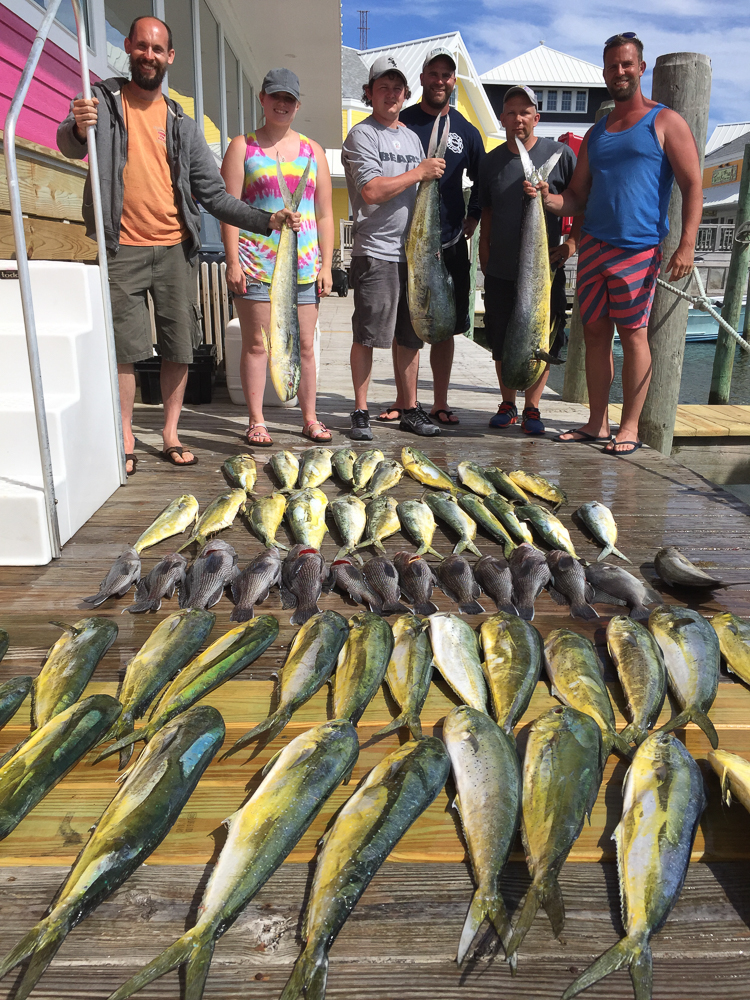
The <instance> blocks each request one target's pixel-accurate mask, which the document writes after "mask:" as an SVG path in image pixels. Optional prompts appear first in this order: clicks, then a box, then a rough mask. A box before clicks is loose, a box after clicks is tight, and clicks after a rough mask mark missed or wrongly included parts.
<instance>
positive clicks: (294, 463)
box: [271, 451, 299, 493]
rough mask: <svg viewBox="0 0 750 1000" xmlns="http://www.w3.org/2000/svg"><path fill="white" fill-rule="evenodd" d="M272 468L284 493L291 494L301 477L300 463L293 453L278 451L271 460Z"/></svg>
mask: <svg viewBox="0 0 750 1000" xmlns="http://www.w3.org/2000/svg"><path fill="white" fill-rule="evenodd" d="M271 468H272V469H273V473H274V475H275V476H276V478H277V479H278V481H279V484H280V486H281V492H282V493H291V492H292V490H293V489H294V487H295V486H296V484H297V479H298V477H299V461H298V460H297V456H296V455H294V454H293V453H292V452H291V451H277V452H276V454H275V455H274V456H273V457H272V458H271Z"/></svg>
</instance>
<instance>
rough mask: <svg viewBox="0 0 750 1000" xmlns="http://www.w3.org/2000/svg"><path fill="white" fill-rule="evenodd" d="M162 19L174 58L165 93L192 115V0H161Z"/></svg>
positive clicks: (193, 79) (193, 51)
mask: <svg viewBox="0 0 750 1000" xmlns="http://www.w3.org/2000/svg"><path fill="white" fill-rule="evenodd" d="M164 20H165V21H166V22H167V24H168V25H169V27H170V28H171V30H172V44H173V45H174V62H173V63H172V65H171V66H170V67H169V75H168V77H167V83H168V84H169V96H170V97H171V98H172V100H173V101H177V103H178V104H179V105H180V107H181V108H182V110H183V111H184V112H185V114H186V115H189V116H190V117H191V118H195V94H196V90H195V50H194V41H193V5H192V0H164Z"/></svg>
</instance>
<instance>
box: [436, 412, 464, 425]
mask: <svg viewBox="0 0 750 1000" xmlns="http://www.w3.org/2000/svg"><path fill="white" fill-rule="evenodd" d="M441 413H442V414H443V415H444V416H446V417H452V416H453V410H435V412H434V413H431V414H430V417H431V418H432V419H433V420H435V423H437V424H442V425H443V427H455V426H456V424H460V423H461V421H460V420H441V419H440V414H441Z"/></svg>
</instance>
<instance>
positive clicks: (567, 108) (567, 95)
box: [534, 87, 589, 115]
mask: <svg viewBox="0 0 750 1000" xmlns="http://www.w3.org/2000/svg"><path fill="white" fill-rule="evenodd" d="M534 93H535V94H536V99H537V108H538V109H539V111H549V112H552V113H554V114H561V113H562V114H579V115H580V114H585V113H586V111H587V110H588V103H589V92H588V90H568V89H565V90H563V89H562V88H561V89H560V90H557V89H552V88H548V87H544V88H542V89H535V91H534Z"/></svg>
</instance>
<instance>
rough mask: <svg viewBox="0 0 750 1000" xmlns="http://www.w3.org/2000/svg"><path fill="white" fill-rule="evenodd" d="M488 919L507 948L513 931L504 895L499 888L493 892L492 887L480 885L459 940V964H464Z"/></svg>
mask: <svg viewBox="0 0 750 1000" xmlns="http://www.w3.org/2000/svg"><path fill="white" fill-rule="evenodd" d="M487 919H488V920H490V921H491V923H492V925H493V926H494V928H495V930H496V931H497V933H498V936H499V937H500V940H501V941H502V943H503V948H506V947H507V945H508V944H509V942H510V938H511V934H512V931H511V926H510V921H509V920H508V914H507V912H506V909H505V904H504V903H503V900H502V896H501V895H500V893H499V891H498V890H497V889H495V890H494V892H493V891H492V890H490V889H483V888H481V887H480V888H479V889H477V891H476V892H475V893H474V896H473V898H472V900H471V906H470V907H469V912H468V913H467V914H466V920H465V922H464V926H463V930H462V931H461V939H460V940H459V942H458V954H457V955H456V962H457V964H458V965H462V964H463V962H464V959H465V958H466V956H467V955H468V953H469V950H470V948H471V946H472V944H473V942H474V939H475V938H476V936H477V932H478V931H479V929H480V927H481V926H482V924H483V923H484V921H485V920H487Z"/></svg>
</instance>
